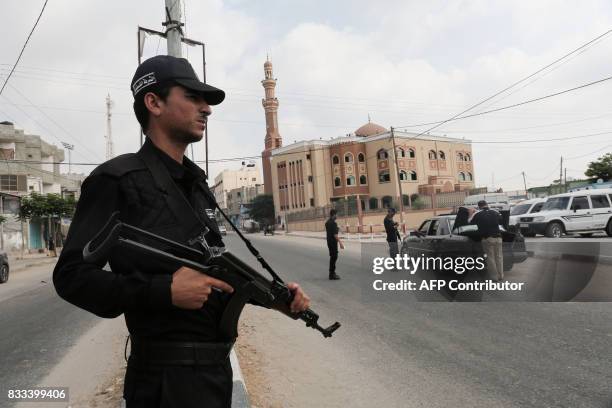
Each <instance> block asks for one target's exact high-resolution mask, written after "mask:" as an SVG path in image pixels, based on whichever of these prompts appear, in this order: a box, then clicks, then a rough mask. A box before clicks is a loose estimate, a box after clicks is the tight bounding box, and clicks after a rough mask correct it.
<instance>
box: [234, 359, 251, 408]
mask: <svg viewBox="0 0 612 408" xmlns="http://www.w3.org/2000/svg"><path fill="white" fill-rule="evenodd" d="M230 362H231V363H232V371H233V372H234V387H233V389H232V408H250V407H251V403H250V402H249V394H248V392H247V388H246V384H245V382H244V377H243V376H242V370H241V369H240V363H239V362H238V356H237V355H236V351H234V349H232V352H231V353H230Z"/></svg>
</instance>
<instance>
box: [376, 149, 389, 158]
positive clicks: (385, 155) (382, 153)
mask: <svg viewBox="0 0 612 408" xmlns="http://www.w3.org/2000/svg"><path fill="white" fill-rule="evenodd" d="M376 156H377V157H378V160H384V159H388V158H389V153H387V151H386V150H385V149H380V150H379V151H378V153H376Z"/></svg>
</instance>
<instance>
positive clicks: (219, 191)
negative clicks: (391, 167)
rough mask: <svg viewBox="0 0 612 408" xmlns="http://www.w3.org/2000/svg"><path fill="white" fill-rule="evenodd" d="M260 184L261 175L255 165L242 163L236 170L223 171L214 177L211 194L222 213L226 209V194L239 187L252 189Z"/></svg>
mask: <svg viewBox="0 0 612 408" xmlns="http://www.w3.org/2000/svg"><path fill="white" fill-rule="evenodd" d="M257 184H262V182H261V175H260V172H259V168H258V167H257V165H255V164H253V163H249V164H247V163H246V162H242V167H241V168H240V169H238V170H223V171H222V172H221V173H219V174H218V175H217V176H216V177H215V184H214V185H213V187H212V189H211V190H212V192H213V194H214V195H215V199H216V200H217V203H219V207H221V209H223V210H224V211H225V210H227V209H228V194H229V192H230V191H232V190H234V189H236V188H241V187H253V186H256V185H257Z"/></svg>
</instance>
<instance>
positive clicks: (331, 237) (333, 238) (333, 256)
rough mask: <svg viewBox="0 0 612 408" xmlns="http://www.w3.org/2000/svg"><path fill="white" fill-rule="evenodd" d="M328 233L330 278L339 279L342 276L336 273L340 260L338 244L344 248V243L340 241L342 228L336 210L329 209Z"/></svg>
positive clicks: (326, 228)
mask: <svg viewBox="0 0 612 408" xmlns="http://www.w3.org/2000/svg"><path fill="white" fill-rule="evenodd" d="M325 231H326V233H327V248H328V249H329V280H338V279H340V276H338V274H337V273H336V261H337V260H338V245H340V248H342V249H344V244H343V243H342V241H340V237H339V236H338V233H339V232H340V229H339V228H338V224H336V210H334V209H331V210H330V211H329V219H328V220H327V222H326V223H325Z"/></svg>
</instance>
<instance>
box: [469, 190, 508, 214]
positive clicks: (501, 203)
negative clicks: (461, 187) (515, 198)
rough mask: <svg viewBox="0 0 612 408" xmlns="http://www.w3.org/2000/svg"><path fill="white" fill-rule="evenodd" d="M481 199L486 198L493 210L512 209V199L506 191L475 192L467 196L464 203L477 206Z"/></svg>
mask: <svg viewBox="0 0 612 408" xmlns="http://www.w3.org/2000/svg"><path fill="white" fill-rule="evenodd" d="M481 200H485V201H486V202H487V204H488V205H489V208H490V209H492V210H497V211H504V210H509V209H510V200H509V199H508V195H507V194H505V193H485V194H474V195H471V196H467V197H465V200H463V203H464V204H465V205H468V206H477V205H478V202H479V201H481Z"/></svg>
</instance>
